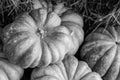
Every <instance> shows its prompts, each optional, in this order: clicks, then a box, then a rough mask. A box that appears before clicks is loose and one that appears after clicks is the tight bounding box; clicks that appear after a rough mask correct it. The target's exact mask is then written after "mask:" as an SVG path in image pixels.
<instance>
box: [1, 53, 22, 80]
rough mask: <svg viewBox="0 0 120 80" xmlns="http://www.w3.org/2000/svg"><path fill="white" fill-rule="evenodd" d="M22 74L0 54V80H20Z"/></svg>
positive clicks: (18, 68)
mask: <svg viewBox="0 0 120 80" xmlns="http://www.w3.org/2000/svg"><path fill="white" fill-rule="evenodd" d="M23 72H24V71H23V69H22V68H20V67H19V66H16V65H14V64H11V63H9V62H8V60H7V59H5V57H4V54H3V53H1V52H0V80H20V79H21V77H22V76H23Z"/></svg>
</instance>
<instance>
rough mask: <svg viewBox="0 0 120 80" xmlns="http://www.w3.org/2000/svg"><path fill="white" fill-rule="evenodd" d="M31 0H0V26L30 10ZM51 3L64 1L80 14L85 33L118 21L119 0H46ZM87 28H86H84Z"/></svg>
mask: <svg viewBox="0 0 120 80" xmlns="http://www.w3.org/2000/svg"><path fill="white" fill-rule="evenodd" d="M32 1H33V0H0V17H2V18H1V19H0V26H2V27H4V26H5V25H7V24H9V23H11V22H12V21H13V20H14V18H15V17H16V16H17V15H19V14H21V13H23V12H25V11H30V10H32ZM46 1H48V2H51V3H53V4H56V3H60V2H64V3H65V4H66V6H68V7H69V8H71V9H73V10H74V11H75V12H77V13H78V14H80V15H82V16H83V18H84V23H85V27H84V30H85V33H86V34H88V33H89V32H91V31H94V30H96V29H97V28H98V27H99V26H100V25H101V24H104V22H105V23H107V24H106V25H105V28H106V27H107V26H108V23H110V21H111V20H113V18H114V21H117V23H118V24H119V21H118V19H117V17H118V16H116V13H118V14H119V10H120V9H118V8H116V7H119V6H118V5H119V3H118V1H119V0H46ZM86 28H87V29H86Z"/></svg>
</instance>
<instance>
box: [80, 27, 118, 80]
mask: <svg viewBox="0 0 120 80" xmlns="http://www.w3.org/2000/svg"><path fill="white" fill-rule="evenodd" d="M80 55H81V58H82V59H83V60H85V61H86V62H87V63H88V65H89V66H90V67H91V68H92V70H93V71H96V72H98V73H99V74H100V75H101V76H102V77H103V79H104V80H120V27H119V26H115V27H113V26H112V27H111V26H110V27H108V28H106V29H104V28H98V29H97V30H96V31H95V32H93V33H91V34H89V35H88V36H87V37H86V39H85V44H84V45H83V47H82V50H81V53H80Z"/></svg>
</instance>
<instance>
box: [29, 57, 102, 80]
mask: <svg viewBox="0 0 120 80" xmlns="http://www.w3.org/2000/svg"><path fill="white" fill-rule="evenodd" d="M31 80H102V79H101V77H100V75H99V74H98V73H96V72H92V71H91V69H90V68H89V67H88V65H87V63H86V62H84V61H78V60H77V59H76V58H75V57H74V56H67V57H65V59H64V60H63V61H61V62H58V63H55V64H50V65H49V66H47V67H44V68H35V69H34V70H33V72H32V75H31Z"/></svg>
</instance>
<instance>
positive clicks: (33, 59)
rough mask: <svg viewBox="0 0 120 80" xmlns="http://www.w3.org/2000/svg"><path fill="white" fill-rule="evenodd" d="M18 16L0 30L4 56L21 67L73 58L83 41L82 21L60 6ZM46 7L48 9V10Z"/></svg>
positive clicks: (47, 7) (42, 8) (45, 64)
mask: <svg viewBox="0 0 120 80" xmlns="http://www.w3.org/2000/svg"><path fill="white" fill-rule="evenodd" d="M35 8H37V9H34V10H32V11H31V12H29V13H28V12H27V13H24V14H21V15H19V16H18V17H17V18H16V19H15V21H14V22H13V23H11V24H9V25H7V26H6V27H5V28H4V30H3V36H4V38H3V41H4V53H6V55H7V57H8V59H9V61H10V62H11V63H13V64H16V65H19V66H21V67H23V68H28V67H36V66H47V65H49V64H50V63H55V62H58V61H61V60H62V59H63V58H64V56H65V55H66V54H68V55H74V54H75V53H76V51H77V50H78V48H79V46H80V44H81V43H82V42H83V37H84V32H83V29H82V27H83V19H82V17H81V16H80V15H78V14H76V13H74V12H72V11H70V10H67V9H65V7H64V6H63V4H62V3H61V4H58V5H56V6H53V7H52V8H50V7H49V6H48V5H47V3H46V4H45V2H44V6H41V7H40V8H38V7H35ZM49 8H50V9H49Z"/></svg>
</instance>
